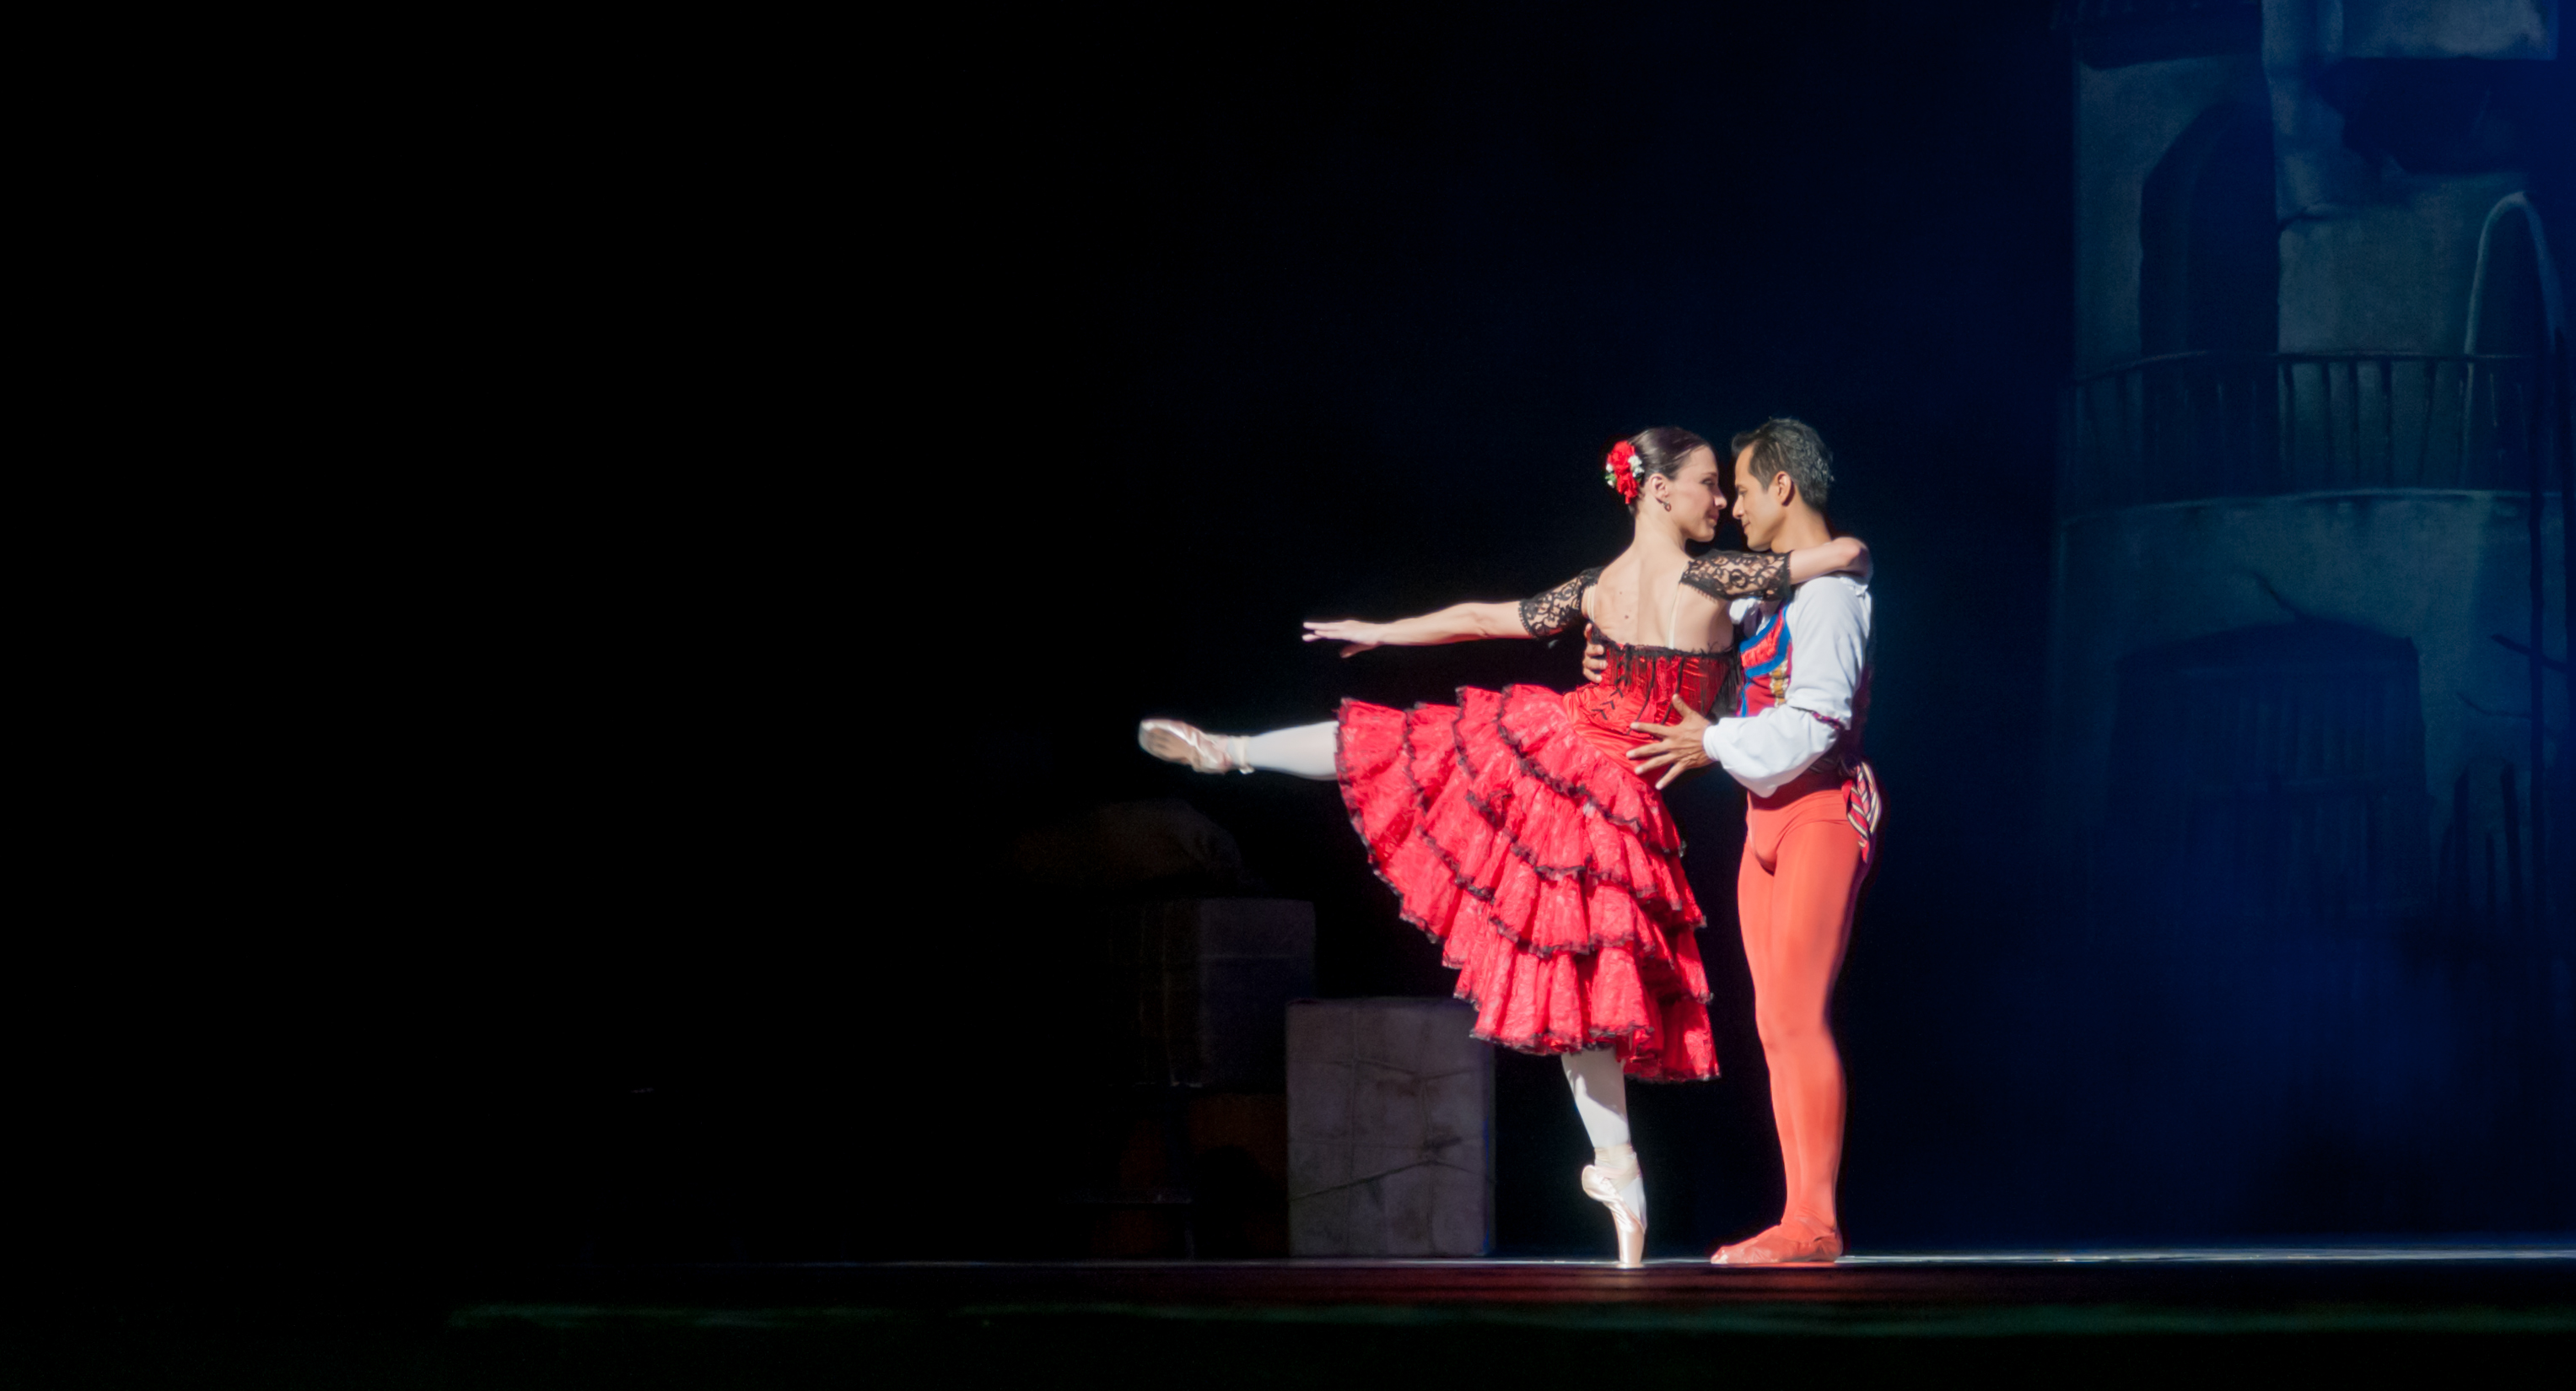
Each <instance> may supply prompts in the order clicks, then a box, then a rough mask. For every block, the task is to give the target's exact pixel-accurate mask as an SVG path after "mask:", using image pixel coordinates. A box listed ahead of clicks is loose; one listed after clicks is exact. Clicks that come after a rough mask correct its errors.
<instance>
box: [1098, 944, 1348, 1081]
mask: <svg viewBox="0 0 2576 1391" xmlns="http://www.w3.org/2000/svg"><path fill="white" fill-rule="evenodd" d="M1127 945H1128V947H1129V949H1130V950H1131V951H1132V952H1133V956H1132V958H1131V961H1130V964H1131V965H1132V967H1133V968H1134V972H1135V974H1134V979H1135V981H1136V995H1135V999H1136V1029H1135V1034H1134V1038H1135V1042H1136V1054H1135V1058H1136V1061H1135V1080H1136V1081H1138V1082H1141V1083H1147V1084H1160V1085H1163V1086H1172V1087H1206V1088H1210V1089H1213V1090H1217V1091H1240V1092H1273V1093H1275V1092H1277V1091H1278V1090H1279V1089H1280V1087H1281V1086H1282V1085H1283V1084H1284V1081H1285V1078H1286V1074H1287V1065H1286V1053H1285V1040H1286V1033H1287V1031H1286V1029H1285V1028H1284V1027H1283V1020H1284V1018H1285V1016H1286V1014H1287V1010H1288V1002H1289V1001H1290V1000H1292V999H1295V998H1297V997H1298V996H1300V995H1311V994H1313V993H1315V905H1313V904H1311V903H1304V902H1300V901H1298V900H1295V899H1285V898H1176V899H1168V900H1165V901H1163V902H1160V903H1148V904H1145V905H1143V907H1142V908H1141V909H1140V910H1139V913H1138V920H1137V924H1136V931H1135V932H1134V934H1133V935H1132V936H1130V937H1129V939H1128V942H1127Z"/></svg>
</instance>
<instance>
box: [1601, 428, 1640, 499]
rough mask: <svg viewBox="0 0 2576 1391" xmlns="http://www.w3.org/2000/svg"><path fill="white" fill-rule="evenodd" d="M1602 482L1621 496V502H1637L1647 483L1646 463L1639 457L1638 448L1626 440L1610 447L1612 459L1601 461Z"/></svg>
mask: <svg viewBox="0 0 2576 1391" xmlns="http://www.w3.org/2000/svg"><path fill="white" fill-rule="evenodd" d="M1601 481H1602V482H1604V483H1607V484H1609V485H1610V486H1611V488H1612V489H1613V490H1615V491H1616V492H1617V493H1618V494H1619V500H1620V501H1621V502H1635V501H1636V500H1637V493H1638V491H1639V490H1640V489H1642V488H1643V487H1644V486H1645V481H1646V461H1645V460H1643V459H1640V458H1638V457H1637V446H1635V445H1633V444H1630V443H1629V442H1627V441H1626V440H1621V441H1619V442H1618V443H1617V444H1614V445H1612V446H1610V457H1609V458H1607V459H1604V460H1602V461H1601Z"/></svg>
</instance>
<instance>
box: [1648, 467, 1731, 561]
mask: <svg viewBox="0 0 2576 1391" xmlns="http://www.w3.org/2000/svg"><path fill="white" fill-rule="evenodd" d="M1663 481H1664V483H1665V488H1664V490H1663V491H1662V493H1661V499H1660V500H1662V501H1665V502H1669V503H1671V504H1672V505H1673V523H1674V525H1676V526H1679V527H1680V528H1681V529H1682V533H1683V534H1684V535H1686V536H1688V537H1690V539H1692V540H1694V541H1714V540H1716V539H1717V525H1718V523H1719V522H1721V521H1723V520H1725V518H1726V494H1725V493H1724V492H1722V491H1720V490H1719V488H1718V485H1717V451H1715V450H1713V449H1710V448H1709V447H1708V446H1706V445H1701V446H1700V447H1699V448H1697V449H1694V450H1692V451H1691V452H1690V453H1688V454H1685V455H1683V456H1682V466H1681V467H1680V468H1677V469H1675V470H1673V476H1672V477H1671V478H1670V479H1667V480H1663Z"/></svg>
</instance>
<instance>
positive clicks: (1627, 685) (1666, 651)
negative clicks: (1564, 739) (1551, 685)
mask: <svg viewBox="0 0 2576 1391" xmlns="http://www.w3.org/2000/svg"><path fill="white" fill-rule="evenodd" d="M1589 636H1590V637H1591V639H1592V640H1593V641H1595V642H1598V643H1600V644H1601V647H1602V651H1603V653H1604V654H1605V655H1606V656H1607V658H1608V660H1609V663H1610V669H1609V670H1607V671H1605V672H1603V673H1602V674H1601V679H1600V680H1598V681H1595V682H1592V683H1591V684H1589V685H1584V686H1577V687H1575V688H1574V689H1573V690H1570V691H1568V692H1566V693H1565V713H1566V714H1568V715H1571V716H1573V717H1574V732H1575V733H1576V734H1578V735H1580V736H1581V737H1582V739H1583V741H1584V742H1585V743H1587V744H1590V745H1592V746H1593V747H1595V748H1597V749H1600V750H1601V751H1602V752H1604V753H1607V754H1610V755H1612V756H1614V757H1619V756H1624V755H1625V754H1626V753H1627V751H1628V750H1630V749H1633V748H1635V747H1637V746H1638V745H1639V744H1646V743H1652V742H1653V741H1654V737H1655V736H1653V735H1651V734H1642V733H1639V732H1638V731H1636V730H1633V729H1630V728H1629V727H1628V725H1629V723H1630V722H1631V721H1633V720H1645V721H1648V722H1649V723H1653V724H1671V723H1672V722H1673V706H1672V700H1673V697H1674V696H1676V695H1678V696H1680V697H1681V698H1682V703H1683V704H1685V705H1687V706H1689V707H1690V708H1692V709H1693V710H1696V711H1698V712H1699V713H1701V714H1702V715H1711V714H1712V712H1714V711H1716V710H1717V709H1719V708H1720V706H1721V704H1722V702H1724V701H1725V700H1726V699H1727V698H1729V697H1730V696H1731V695H1732V694H1733V692H1732V690H1731V689H1730V687H1731V685H1732V682H1733V677H1734V675H1735V654H1734V653H1733V652H1676V651H1674V650H1673V649H1672V648H1669V647H1630V646H1628V645H1627V644H1626V643H1620V642H1612V641H1611V640H1610V639H1609V638H1607V637H1604V636H1602V634H1601V631H1600V630H1599V629H1597V628H1594V629H1591V630H1589Z"/></svg>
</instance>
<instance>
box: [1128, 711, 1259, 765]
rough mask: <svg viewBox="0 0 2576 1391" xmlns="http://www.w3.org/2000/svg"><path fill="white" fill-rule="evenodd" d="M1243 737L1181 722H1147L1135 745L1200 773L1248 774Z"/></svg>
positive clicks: (1137, 728) (1139, 726)
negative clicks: (1214, 732)
mask: <svg viewBox="0 0 2576 1391" xmlns="http://www.w3.org/2000/svg"><path fill="white" fill-rule="evenodd" d="M1243 742H1244V739H1243V736H1242V735H1240V734H1210V733H1208V732H1207V731H1206V730H1204V729H1200V728H1198V727H1197V726H1195V725H1186V724H1183V723H1181V722H1180V721H1179V720H1147V721H1145V722H1144V723H1142V724H1139V725H1137V726H1136V744H1137V746H1138V747H1140V748H1142V749H1143V750H1144V751H1145V752H1147V753H1150V754H1152V755H1153V756H1154V757H1156V758H1159V759H1161V760H1163V761H1164V762H1165V763H1179V764H1184V765H1186V766H1188V767H1189V768H1190V769H1192V770H1193V771H1196V772H1201V773H1249V772H1251V771H1252V765H1251V764H1249V763H1246V762H1244V761H1243Z"/></svg>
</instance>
